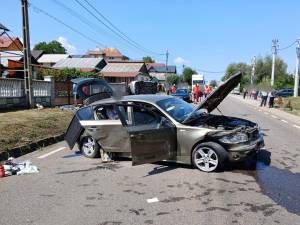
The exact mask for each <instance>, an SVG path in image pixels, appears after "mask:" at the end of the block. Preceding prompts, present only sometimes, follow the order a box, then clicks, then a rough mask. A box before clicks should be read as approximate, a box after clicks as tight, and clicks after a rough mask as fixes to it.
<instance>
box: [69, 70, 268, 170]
mask: <svg viewBox="0 0 300 225" xmlns="http://www.w3.org/2000/svg"><path fill="white" fill-rule="evenodd" d="M241 76H242V75H241V73H237V74H235V75H233V76H232V77H231V78H230V79H228V80H227V81H226V82H225V83H223V84H222V85H220V86H219V87H218V88H217V89H216V90H215V91H213V92H212V93H211V94H210V95H209V96H208V97H207V98H206V99H205V100H204V101H203V102H202V103H201V104H200V105H198V106H197V107H196V108H194V107H193V106H192V105H191V104H188V103H187V102H185V101H183V100H182V99H179V98H175V97H172V96H163V95H132V96H124V97H123V98H121V99H118V100H116V99H113V98H108V99H102V100H99V101H96V102H93V103H92V104H90V105H88V106H86V107H84V108H81V109H80V110H78V111H77V113H76V115H75V116H74V118H73V120H72V121H71V124H70V125H69V128H68V130H67V133H66V136H65V139H66V141H67V143H68V145H69V147H70V148H71V149H72V148H73V147H74V145H75V144H76V143H78V146H79V148H80V150H81V151H82V153H83V154H84V155H85V156H87V157H90V158H94V157H99V155H100V151H105V152H107V153H110V154H113V155H116V156H130V157H131V158H132V165H140V164H144V163H151V162H157V161H161V160H172V161H176V162H179V163H186V164H192V165H194V166H195V167H196V168H198V169H199V170H201V171H205V172H211V171H215V170H217V169H220V168H222V167H224V165H225V164H226V163H227V162H238V161H242V160H244V159H245V158H246V157H248V156H250V155H253V154H256V153H257V151H258V150H259V149H260V148H261V147H262V146H263V145H264V140H263V136H262V134H261V133H260V131H259V127H258V125H257V124H256V123H253V122H251V121H248V120H244V119H239V118H234V117H227V116H223V115H213V114H211V112H212V111H213V110H214V109H215V108H217V106H218V105H219V104H220V103H221V102H222V100H223V99H224V98H225V97H226V96H227V95H228V94H229V93H230V92H231V91H232V89H233V88H234V87H235V86H237V84H238V83H239V82H240V80H241Z"/></svg>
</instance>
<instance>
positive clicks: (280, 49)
mask: <svg viewBox="0 0 300 225" xmlns="http://www.w3.org/2000/svg"><path fill="white" fill-rule="evenodd" d="M296 42H297V41H294V42H293V43H291V44H290V45H288V46H286V47H284V48H279V49H278V50H279V51H282V50H285V49H288V48H290V47H292V46H293V45H294V44H295V43H296Z"/></svg>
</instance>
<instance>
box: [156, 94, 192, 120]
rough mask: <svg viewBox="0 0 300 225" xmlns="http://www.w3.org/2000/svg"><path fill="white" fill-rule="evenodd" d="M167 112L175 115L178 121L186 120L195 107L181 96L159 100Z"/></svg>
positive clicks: (158, 103) (159, 103) (172, 115)
mask: <svg viewBox="0 0 300 225" xmlns="http://www.w3.org/2000/svg"><path fill="white" fill-rule="evenodd" d="M157 105H159V106H160V107H161V108H162V109H163V110H164V111H165V112H166V113H168V114H169V115H170V116H171V117H173V118H174V119H175V120H176V121H177V122H182V121H184V120H185V119H186V118H187V117H188V116H189V115H190V114H191V113H192V112H193V111H194V110H195V108H194V107H193V106H192V105H191V104H188V103H186V102H185V101H183V100H181V99H179V98H168V99H164V100H160V101H158V102H157Z"/></svg>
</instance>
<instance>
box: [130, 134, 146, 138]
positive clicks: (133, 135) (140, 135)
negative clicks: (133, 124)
mask: <svg viewBox="0 0 300 225" xmlns="http://www.w3.org/2000/svg"><path fill="white" fill-rule="evenodd" d="M144 136H145V135H144V134H130V137H131V138H133V137H144Z"/></svg>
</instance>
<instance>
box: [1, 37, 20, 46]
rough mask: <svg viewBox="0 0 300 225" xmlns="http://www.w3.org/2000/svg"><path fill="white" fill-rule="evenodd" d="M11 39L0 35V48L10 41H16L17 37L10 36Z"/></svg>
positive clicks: (7, 44)
mask: <svg viewBox="0 0 300 225" xmlns="http://www.w3.org/2000/svg"><path fill="white" fill-rule="evenodd" d="M11 39H12V40H11ZM11 39H10V38H9V37H4V36H1V37H0V48H8V47H9V46H10V45H11V44H12V42H13V41H16V40H17V39H18V38H17V37H12V38H11Z"/></svg>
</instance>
